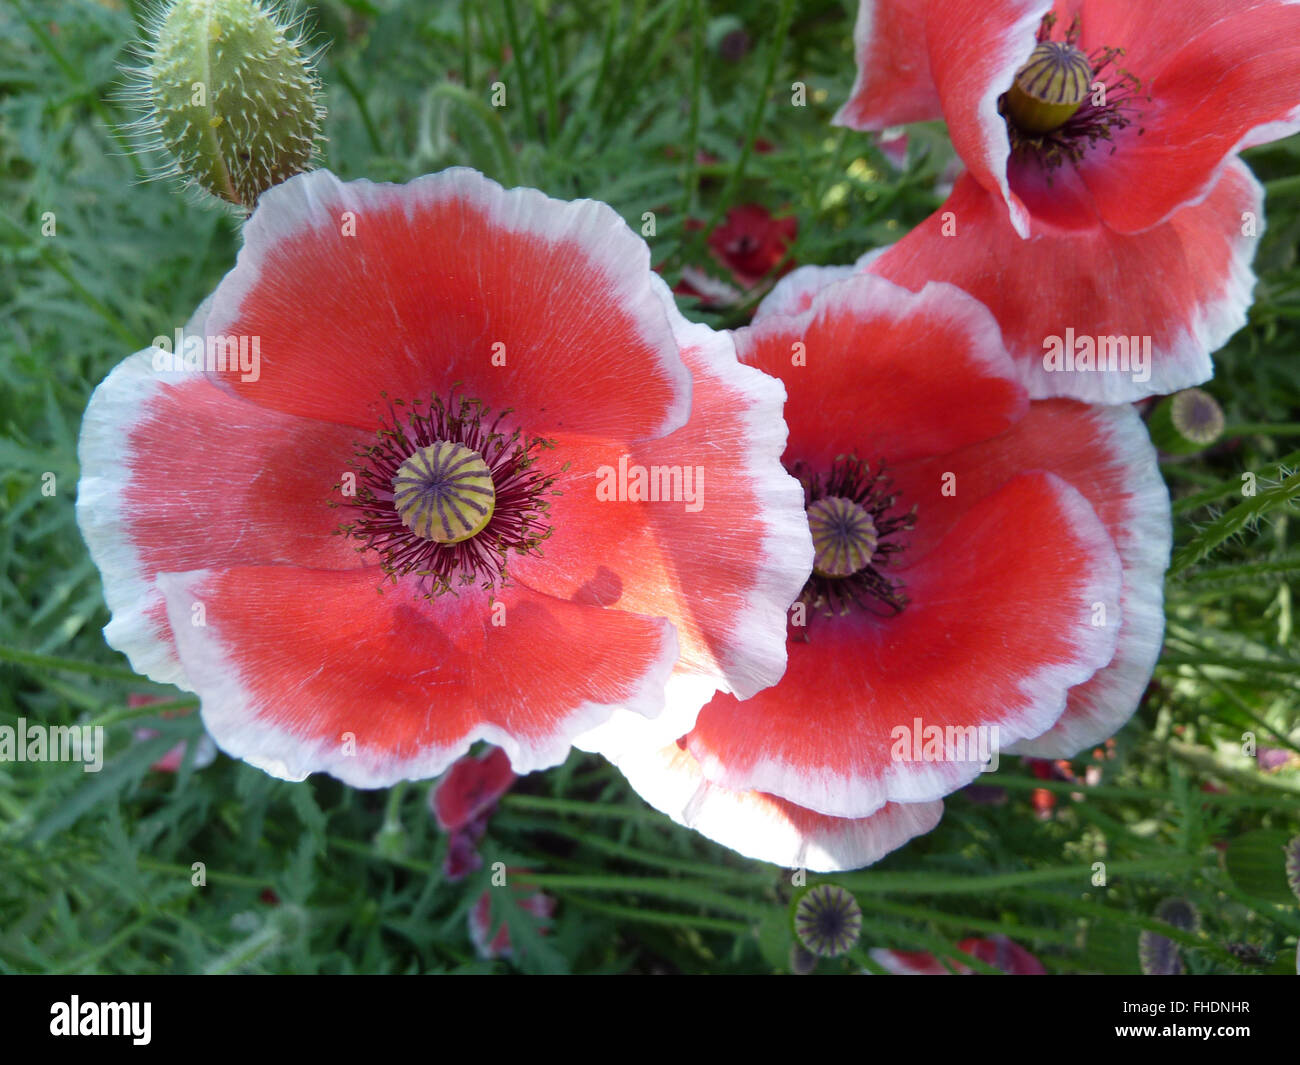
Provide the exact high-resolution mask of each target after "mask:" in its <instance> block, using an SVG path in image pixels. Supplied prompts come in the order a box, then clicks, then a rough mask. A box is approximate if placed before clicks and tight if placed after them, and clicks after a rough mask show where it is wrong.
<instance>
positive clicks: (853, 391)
mask: <svg viewBox="0 0 1300 1065" xmlns="http://www.w3.org/2000/svg"><path fill="white" fill-rule="evenodd" d="M869 278H872V275H870V274H862V275H859V276H856V277H853V278H849V279H847V280H844V281H839V282H834V283H832V284H830V285H828V286H827V287H826V288H824V289H822V290H820V291H819V292H818V293H817V294H816V295H815V296H814V297H813V301H812V306H811V308H810V309H809V310H808V311H807V312H805V313H804V314H801V315H798V316H796V317H791V318H786V317H783V316H779V315H765V316H764V317H762V318H761V319H757V320H756V321H755V322H754V324H753V325H752V326H750V327H748V328H746V329H740V330H737V332H736V350H737V352H738V353H739V355H740V358H741V361H742V362H745V363H748V364H749V365H751V366H756V367H758V368H759V369H760V370H763V371H765V372H766V373H769V374H772V375H773V376H774V377H779V378H780V379H781V380H782V381H783V382H784V383H785V386H786V390H787V392H788V393H789V402H788V403H787V404H786V408H785V417H786V421H787V422H788V424H789V426H790V444H789V446H788V448H787V450H786V464H787V466H789V465H790V464H791V463H792V462H795V461H803V462H807V463H810V464H811V465H812V466H813V467H815V468H821V467H827V466H829V465H830V463H831V462H833V461H834V459H835V457H836V456H837V455H840V454H842V453H843V452H844V451H845V450H846V449H848V448H850V447H852V448H856V450H857V452H858V454H859V456H860V457H861V458H863V459H865V460H866V461H868V462H875V461H876V460H877V459H878V458H880V457H881V456H882V455H883V456H884V457H885V459H886V460H887V461H888V462H890V463H897V462H904V461H906V460H907V459H909V458H915V457H917V456H921V455H935V454H941V453H944V452H946V451H950V450H952V449H953V448H957V447H961V446H962V445H964V444H968V443H971V442H973V441H975V440H982V439H985V438H987V437H990V436H994V435H996V434H998V433H1000V432H1002V431H1003V430H1004V429H1006V428H1007V427H1008V426H1009V425H1011V424H1012V423H1013V422H1014V421H1015V420H1016V419H1017V418H1019V417H1020V416H1021V415H1022V414H1023V413H1024V411H1025V408H1026V400H1025V395H1024V392H1023V391H1022V389H1021V388H1020V387H1019V386H1018V385H1017V384H1016V383H1015V382H1014V380H1012V367H1011V366H1010V364H1009V363H1008V362H1007V360H1006V358H1005V357H1004V355H1003V352H1002V346H1001V344H1000V342H999V339H998V332H997V327H996V325H995V323H994V322H993V321H992V320H991V319H990V318H989V316H988V314H987V312H986V311H985V309H984V308H983V307H981V306H980V305H979V304H978V303H976V302H975V301H974V300H970V299H965V298H963V296H962V294H961V293H959V292H956V291H954V290H953V289H952V288H950V287H948V286H946V285H932V286H927V287H926V288H925V289H923V290H922V291H921V292H920V293H919V294H917V295H913V296H909V295H908V294H907V293H905V292H903V291H901V290H899V289H898V288H897V287H896V286H894V285H890V284H884V285H882V284H879V283H878V282H877V281H876V280H874V279H872V280H866V279H869ZM885 382H887V383H888V387H882V385H883V384H884V383H885ZM917 411H925V412H926V414H925V417H924V418H918V417H917V416H916V412H917Z"/></svg>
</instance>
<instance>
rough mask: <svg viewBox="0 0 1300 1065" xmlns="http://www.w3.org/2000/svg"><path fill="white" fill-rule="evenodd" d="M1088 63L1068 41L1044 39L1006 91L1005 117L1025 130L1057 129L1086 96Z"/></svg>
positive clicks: (1043, 131)
mask: <svg viewBox="0 0 1300 1065" xmlns="http://www.w3.org/2000/svg"><path fill="white" fill-rule="evenodd" d="M1091 84H1092V64H1091V63H1090V62H1088V57H1087V56H1086V55H1084V54H1083V53H1082V52H1081V51H1079V49H1077V48H1075V47H1074V46H1073V45H1071V44H1065V43H1064V42H1062V41H1044V42H1043V43H1042V44H1040V45H1039V46H1038V47H1037V48H1035V49H1034V52H1033V55H1031V56H1030V57H1029V62H1028V63H1026V64H1025V65H1024V66H1023V67H1021V68H1020V73H1019V74H1017V75H1016V81H1015V84H1014V85H1012V86H1011V91H1010V92H1008V93H1007V102H1006V111H1007V116H1008V117H1009V118H1010V119H1011V121H1013V122H1014V123H1015V124H1016V125H1017V126H1018V127H1019V128H1020V129H1022V130H1024V131H1025V132H1026V133H1050V132H1052V130H1054V129H1060V128H1061V127H1062V126H1063V125H1065V123H1066V122H1068V121H1069V120H1070V118H1071V116H1073V115H1074V113H1075V112H1076V111H1078V110H1079V108H1080V106H1081V105H1082V104H1083V101H1084V100H1085V99H1087V96H1088V87H1089V86H1090V85H1091Z"/></svg>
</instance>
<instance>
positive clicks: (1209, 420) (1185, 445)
mask: <svg viewBox="0 0 1300 1065" xmlns="http://www.w3.org/2000/svg"><path fill="white" fill-rule="evenodd" d="M1150 429H1151V439H1152V441H1154V443H1155V445H1156V447H1158V448H1160V450H1161V451H1163V452H1165V453H1166V454H1168V455H1194V454H1196V452H1198V451H1204V450H1205V449H1206V448H1207V447H1209V446H1210V445H1212V444H1214V443H1215V442H1216V441H1217V440H1218V439H1219V437H1221V436H1222V435H1223V429H1224V417H1223V408H1222V407H1220V406H1219V402H1218V400H1216V399H1215V398H1214V397H1213V396H1212V395H1210V394H1209V393H1208V392H1206V391H1205V390H1204V389H1200V388H1186V389H1184V390H1183V391H1181V392H1176V393H1175V394H1174V395H1172V396H1168V397H1166V398H1165V399H1163V400H1161V401H1160V404H1159V405H1158V406H1157V407H1156V409H1155V411H1154V412H1153V413H1152V415H1151V421H1150Z"/></svg>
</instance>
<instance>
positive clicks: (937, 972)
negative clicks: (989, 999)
mask: <svg viewBox="0 0 1300 1065" xmlns="http://www.w3.org/2000/svg"><path fill="white" fill-rule="evenodd" d="M868 953H869V954H870V955H871V959H872V961H874V962H875V963H876V964H877V965H880V966H882V967H883V968H884V969H886V970H888V971H889V972H890V973H892V974H893V975H894V976H952V975H954V974H953V969H956V970H957V973H958V974H961V975H964V974H966V973H969V972H970V967H969V966H966V965H963V964H961V962H958V961H954V962H951V963H950V964H951V965H952V969H950V968H948V966H947V965H944V963H943V962H941V961H940V960H939V959H938V958H936V957H935V956H934V955H933V954H931V953H930V952H929V951H928V950H887V949H885V948H884V947H876V948H874V949H873V950H871V951H869V952H868Z"/></svg>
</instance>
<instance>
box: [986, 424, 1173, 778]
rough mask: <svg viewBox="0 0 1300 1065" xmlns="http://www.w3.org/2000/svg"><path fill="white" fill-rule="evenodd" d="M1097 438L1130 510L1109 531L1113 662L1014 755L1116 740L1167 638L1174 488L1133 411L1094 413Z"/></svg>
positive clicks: (1054, 754) (1061, 751) (1065, 754)
mask: <svg viewBox="0 0 1300 1065" xmlns="http://www.w3.org/2000/svg"><path fill="white" fill-rule="evenodd" d="M1090 413H1091V415H1092V417H1093V418H1094V420H1095V421H1096V423H1097V427H1098V435H1099V436H1102V437H1103V438H1104V439H1105V441H1106V446H1107V453H1108V454H1109V455H1110V456H1111V460H1110V463H1109V466H1110V468H1111V470H1112V471H1113V473H1114V476H1115V479H1116V481H1117V482H1118V484H1117V487H1116V488H1115V494H1116V495H1117V496H1119V495H1122V497H1123V499H1124V502H1125V510H1126V512H1127V515H1126V520H1125V521H1124V522H1123V523H1122V525H1121V526H1120V527H1119V528H1115V527H1112V528H1111V529H1110V533H1111V539H1112V540H1113V541H1114V542H1115V547H1116V549H1117V550H1118V551H1119V557H1120V564H1121V566H1122V567H1123V589H1122V592H1121V600H1120V603H1121V610H1122V617H1121V622H1120V630H1119V642H1118V644H1117V645H1116V649H1115V657H1114V658H1113V659H1111V661H1110V664H1109V665H1107V666H1104V667H1102V668H1101V669H1100V670H1098V671H1097V673H1096V674H1095V675H1094V676H1093V677H1092V678H1091V679H1090V680H1088V681H1087V682H1085V683H1083V684H1080V685H1078V686H1077V687H1074V688H1071V689H1070V693H1069V697H1068V699H1067V702H1066V711H1065V713H1064V714H1063V715H1062V716H1061V719H1060V720H1059V721H1058V722H1057V723H1056V724H1055V725H1053V726H1052V728H1050V729H1048V730H1047V731H1046V732H1044V733H1043V734H1042V735H1040V736H1037V737H1034V738H1033V739H1025V740H1020V741H1018V742H1016V743H1014V744H1011V745H1009V747H1008V751H1009V752H1010V753H1011V754H1026V755H1032V756H1034V757H1036V758H1071V757H1073V756H1074V755H1075V754H1078V753H1079V752H1080V751H1083V750H1086V749H1087V748H1089V747H1092V746H1094V745H1095V744H1098V743H1101V742H1102V741H1103V740H1105V739H1107V738H1108V737H1110V736H1112V735H1114V734H1115V733H1116V732H1117V731H1118V730H1119V729H1120V728H1121V727H1122V726H1123V725H1124V724H1125V722H1127V721H1128V720H1129V718H1131V717H1132V716H1133V714H1134V712H1135V711H1136V710H1137V707H1138V703H1139V702H1140V701H1141V699H1142V693H1143V692H1145V691H1146V687H1147V684H1148V683H1149V682H1150V680H1151V674H1152V672H1153V671H1154V670H1155V665H1156V659H1157V658H1159V657H1160V647H1161V643H1162V641H1163V638H1164V631H1165V613H1164V585H1165V570H1167V569H1168V568H1169V552H1170V549H1171V547H1172V543H1173V525H1172V516H1171V513H1170V504H1169V490H1168V488H1166V487H1165V482H1164V479H1163V478H1162V477H1161V476H1160V466H1159V462H1158V459H1157V456H1156V449H1155V447H1154V445H1153V444H1152V443H1151V439H1150V437H1149V436H1148V435H1147V430H1146V425H1145V424H1144V423H1143V421H1142V419H1141V417H1140V416H1139V415H1138V413H1137V411H1136V410H1134V409H1133V407H1132V406H1122V407H1093V408H1091V411H1090Z"/></svg>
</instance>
